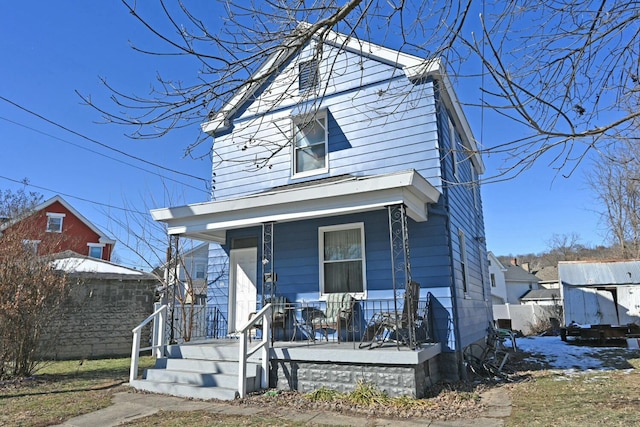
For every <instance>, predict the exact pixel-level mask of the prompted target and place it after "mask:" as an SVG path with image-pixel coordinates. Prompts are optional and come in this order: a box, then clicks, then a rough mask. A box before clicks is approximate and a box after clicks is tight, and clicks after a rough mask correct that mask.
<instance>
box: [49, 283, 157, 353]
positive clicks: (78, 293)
mask: <svg viewBox="0 0 640 427" xmlns="http://www.w3.org/2000/svg"><path fill="white" fill-rule="evenodd" d="M70 280H72V281H73V283H72V285H71V293H70V296H69V299H68V300H67V303H66V304H65V307H64V308H63V310H62V314H61V315H60V317H59V318H58V319H57V320H56V321H54V322H52V325H51V328H50V329H49V332H48V333H47V334H46V336H45V339H44V340H43V342H44V343H45V344H44V349H43V357H45V358H50V359H84V358H99V357H111V356H128V355H131V343H132V338H133V334H132V332H131V330H132V329H133V328H134V327H136V326H137V325H138V324H139V323H140V322H142V321H143V320H144V319H145V318H146V317H147V316H149V315H150V314H151V313H153V302H154V296H155V287H156V281H155V280H154V279H144V280H123V279H116V278H112V279H104V278H81V279H78V278H71V279H70ZM145 332H146V333H144V334H143V338H142V341H141V346H142V347H145V346H147V345H149V337H150V336H151V335H150V333H151V332H150V328H146V331H145Z"/></svg>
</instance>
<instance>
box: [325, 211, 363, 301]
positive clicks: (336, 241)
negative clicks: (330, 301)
mask: <svg viewBox="0 0 640 427" xmlns="http://www.w3.org/2000/svg"><path fill="white" fill-rule="evenodd" d="M318 231H319V242H320V251H319V252H320V287H321V289H320V293H321V295H326V294H331V293H338V292H349V293H351V294H353V295H354V296H357V295H361V296H362V295H364V292H365V287H364V284H365V282H366V280H365V265H366V263H365V251H364V223H356V224H344V225H339V226H331V227H320V228H319V229H318Z"/></svg>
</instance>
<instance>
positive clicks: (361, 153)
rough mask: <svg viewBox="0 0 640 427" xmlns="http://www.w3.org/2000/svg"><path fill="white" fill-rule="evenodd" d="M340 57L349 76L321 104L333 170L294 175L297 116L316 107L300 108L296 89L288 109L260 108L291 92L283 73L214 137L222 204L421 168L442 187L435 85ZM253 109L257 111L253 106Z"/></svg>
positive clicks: (338, 79) (339, 78) (333, 84)
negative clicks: (300, 185)
mask: <svg viewBox="0 0 640 427" xmlns="http://www.w3.org/2000/svg"><path fill="white" fill-rule="evenodd" d="M341 56H345V57H348V60H346V59H345V60H343V61H338V62H337V65H340V66H344V67H346V68H345V70H346V71H345V72H343V73H337V72H336V69H334V74H335V75H334V77H332V78H331V79H330V85H329V88H330V90H328V93H327V94H325V95H324V96H323V98H322V101H321V105H320V108H326V109H327V111H328V132H329V137H328V138H329V143H328V151H329V172H328V173H325V174H321V175H313V176H309V177H305V178H304V179H299V178H298V179H295V178H292V176H291V166H292V164H291V147H290V145H289V139H290V138H291V132H292V130H291V116H292V115H295V114H297V113H298V112H302V111H307V110H309V109H310V108H311V106H312V102H311V103H308V104H303V105H302V106H296V105H297V104H296V102H297V101H299V97H298V96H297V86H296V87H293V86H291V87H289V90H292V91H293V92H295V93H293V94H292V96H291V97H289V98H288V99H291V102H290V103H289V104H288V105H286V106H284V105H280V106H279V107H278V109H277V110H276V109H272V110H271V111H268V110H265V111H263V110H261V107H260V106H265V105H266V103H265V102H264V101H262V97H264V96H267V95H266V94H267V93H269V91H271V92H270V96H271V95H272V94H275V93H276V92H277V91H278V90H280V89H281V86H282V87H284V88H285V89H286V88H287V84H286V82H285V81H281V80H282V77H281V76H279V77H278V78H277V79H275V81H274V82H273V83H272V84H271V85H270V86H269V88H268V89H267V90H265V91H263V92H262V93H261V94H260V96H258V98H257V99H256V100H255V101H253V103H252V104H251V107H250V108H247V109H245V110H244V111H243V113H242V114H241V115H240V116H238V117H236V118H235V119H234V121H233V125H234V126H233V129H232V130H231V131H230V132H229V133H227V134H224V135H219V136H216V137H215V140H214V173H215V176H214V180H215V184H214V186H215V189H214V196H215V199H216V200H222V199H227V198H234V197H239V196H242V195H246V194H252V193H257V192H261V191H265V190H268V189H270V188H273V187H276V186H281V185H286V184H290V183H294V182H299V181H301V180H310V179H317V178H322V177H326V176H337V175H343V174H354V175H360V176H364V175H375V174H381V173H388V172H395V171H398V170H406V169H416V170H417V171H418V172H419V173H420V174H421V175H422V176H424V177H425V178H426V179H428V180H429V181H430V182H431V183H432V184H433V185H434V186H436V187H439V186H440V180H439V174H440V167H439V160H438V151H437V145H436V144H437V137H438V135H437V123H436V121H435V118H436V114H435V98H434V93H433V84H432V83H429V82H427V83H423V84H420V85H414V84H412V83H411V82H409V81H408V80H407V79H406V78H405V77H404V76H403V75H402V73H401V71H399V70H398V69H396V68H394V67H391V66H388V65H385V64H381V63H377V62H375V61H372V60H368V59H365V60H363V62H362V64H360V62H359V60H356V59H357V58H359V57H358V56H357V55H353V54H347V53H344V54H342V55H341ZM294 62H295V61H294ZM360 65H362V66H363V68H361V67H360ZM352 68H353V70H352ZM338 69H341V68H338ZM338 74H339V75H338ZM292 77H293V76H290V77H289V78H292ZM296 84H297V83H296ZM278 85H280V86H278ZM363 85H364V87H363ZM276 86H278V87H276ZM294 89H295V90H294ZM283 90H284V89H283ZM274 96H275V95H274ZM253 104H256V105H257V106H256V107H255V108H254V107H253ZM305 105H309V106H310V107H308V108H307V107H305ZM258 113H259V114H261V115H256V114H258ZM268 157H270V158H271V159H270V160H269V162H268V167H261V168H258V167H256V166H255V161H256V159H257V160H258V162H259V161H260V160H261V159H266V158H268Z"/></svg>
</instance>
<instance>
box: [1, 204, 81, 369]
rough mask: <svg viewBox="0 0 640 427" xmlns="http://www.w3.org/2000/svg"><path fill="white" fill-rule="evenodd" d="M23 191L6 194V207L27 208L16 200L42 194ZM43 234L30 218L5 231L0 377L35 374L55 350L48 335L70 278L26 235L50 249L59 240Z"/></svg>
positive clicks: (53, 331) (2, 241)
mask: <svg viewBox="0 0 640 427" xmlns="http://www.w3.org/2000/svg"><path fill="white" fill-rule="evenodd" d="M6 195H7V192H5V193H4V196H6ZM14 196H15V195H14ZM23 196H25V194H22V193H20V192H18V196H17V197H8V198H6V197H5V199H4V200H5V201H6V200H9V201H10V203H9V205H10V206H9V207H8V208H7V206H3V209H5V212H6V211H7V209H8V211H11V212H16V213H18V214H21V213H24V212H25V210H24V209H18V206H17V205H16V204H14V202H16V201H18V202H19V203H18V204H22V208H25V209H28V208H29V207H30V206H31V207H33V203H31V202H35V201H36V200H38V199H39V196H38V195H31V196H29V195H26V197H23ZM23 202H26V203H23ZM38 233H39V234H38ZM44 234H45V232H44V230H41V229H40V227H38V228H37V229H34V228H33V222H30V221H28V218H27V219H26V220H24V221H20V222H18V223H15V224H12V226H11V228H10V229H5V230H3V232H2V233H0V325H2V327H1V328H0V379H5V378H11V377H25V376H29V375H31V374H33V372H34V371H35V369H36V368H37V366H38V363H39V361H40V360H41V357H42V355H46V354H52V348H51V347H49V345H55V343H52V341H51V340H48V339H47V338H50V337H51V336H53V335H55V333H56V331H55V328H53V327H52V326H51V325H52V320H53V319H55V318H57V317H58V316H59V315H60V314H61V313H62V310H63V308H64V307H63V303H64V301H65V299H66V297H67V295H68V291H69V283H68V282H67V278H66V275H65V274H64V273H62V272H59V271H56V270H55V269H54V266H53V265H52V258H51V256H42V255H38V254H37V253H36V250H35V249H36V248H35V247H34V246H31V245H30V244H29V243H28V242H26V241H25V236H28V237H29V239H33V238H34V237H35V238H37V239H38V240H39V241H40V242H41V243H40V247H39V248H38V250H40V251H41V252H43V253H51V252H52V251H53V249H54V248H56V247H57V245H58V244H59V243H58V242H56V239H54V238H49V239H45V238H44V236H43V235H44ZM49 234H51V233H49ZM61 238H62V237H61V236H58V237H57V239H61Z"/></svg>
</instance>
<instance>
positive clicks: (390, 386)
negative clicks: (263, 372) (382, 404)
mask: <svg viewBox="0 0 640 427" xmlns="http://www.w3.org/2000/svg"><path fill="white" fill-rule="evenodd" d="M438 380H439V373H438V364H437V360H436V359H435V358H434V359H430V360H428V361H426V362H424V363H422V364H419V365H416V366H407V365H402V366H393V365H391V366H390V365H371V364H360V365H358V364H352V363H350V364H340V363H317V362H302V361H282V360H274V361H272V367H271V379H270V381H271V386H272V387H275V388H278V389H281V390H283V389H284V390H297V391H300V392H303V393H308V392H311V391H314V390H316V389H318V388H320V387H322V386H324V387H327V388H330V389H334V390H337V391H339V392H343V393H345V392H350V391H353V390H354V389H355V388H356V386H357V384H358V382H359V381H365V382H367V383H371V384H374V385H375V386H376V387H377V388H378V389H379V390H381V391H384V392H385V393H387V395H389V396H391V397H397V396H414V397H417V398H421V397H424V396H425V392H426V390H427V389H428V388H429V387H431V386H432V385H433V384H435V383H436V382H437V381H438Z"/></svg>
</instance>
